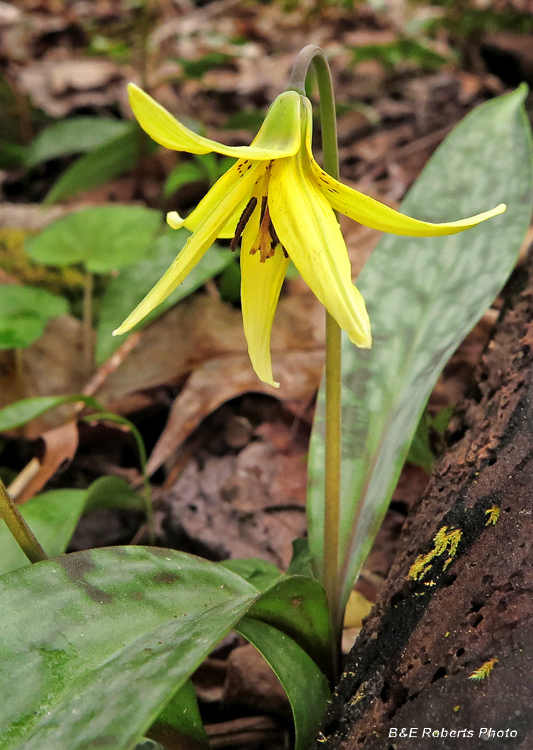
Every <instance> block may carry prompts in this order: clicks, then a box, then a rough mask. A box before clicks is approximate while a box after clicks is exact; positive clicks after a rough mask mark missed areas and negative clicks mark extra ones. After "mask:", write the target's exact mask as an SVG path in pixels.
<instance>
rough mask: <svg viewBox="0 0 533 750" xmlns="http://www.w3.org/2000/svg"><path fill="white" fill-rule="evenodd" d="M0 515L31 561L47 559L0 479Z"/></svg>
mask: <svg viewBox="0 0 533 750" xmlns="http://www.w3.org/2000/svg"><path fill="white" fill-rule="evenodd" d="M0 516H1V517H2V518H3V519H4V521H5V523H6V526H7V528H8V529H9V530H10V532H11V533H12V534H13V536H14V537H15V540H16V541H17V543H18V545H19V547H20V548H21V550H22V551H23V552H24V554H25V555H26V557H27V558H28V560H29V561H30V562H31V563H36V562H41V561H42V560H48V555H47V554H46V552H45V551H44V549H43V548H42V547H41V545H40V544H39V542H38V541H37V538H36V537H35V535H34V533H33V532H32V530H31V529H30V527H29V526H28V524H27V523H26V521H25V520H24V518H23V517H22V514H21V512H20V510H19V509H18V508H17V506H16V505H15V503H14V502H13V500H12V499H11V498H10V497H9V494H8V492H7V490H6V488H5V486H4V483H3V482H2V480H1V479H0Z"/></svg>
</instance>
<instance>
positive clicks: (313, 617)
mask: <svg viewBox="0 0 533 750" xmlns="http://www.w3.org/2000/svg"><path fill="white" fill-rule="evenodd" d="M248 614H249V616H250V617H253V618H255V619H258V620H261V621H263V622H266V623H268V624H269V625H272V626H274V627H276V628H277V629H278V630H280V631H281V632H283V633H285V634H286V635H288V636H289V637H290V638H292V639H293V640H294V641H296V643H297V644H298V645H299V646H300V647H301V648H303V650H304V651H305V652H306V653H307V654H309V656H310V657H311V658H312V659H313V661H314V662H316V663H317V664H318V665H319V666H320V667H321V669H322V670H323V671H324V672H325V673H328V672H329V670H330V668H331V641H330V621H329V614H328V606H327V601H326V594H325V592H324V589H323V588H322V584H320V583H319V582H318V581H317V580H316V578H307V577H305V576H289V577H285V578H283V579H282V580H280V581H277V582H276V583H274V584H273V585H272V586H271V587H270V588H269V589H268V590H267V591H264V592H263V594H262V595H261V597H260V598H259V599H258V600H257V602H256V603H255V604H254V605H253V606H252V608H251V609H250V611H249V613H248Z"/></svg>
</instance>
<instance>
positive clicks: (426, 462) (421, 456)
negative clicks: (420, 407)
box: [405, 411, 435, 474]
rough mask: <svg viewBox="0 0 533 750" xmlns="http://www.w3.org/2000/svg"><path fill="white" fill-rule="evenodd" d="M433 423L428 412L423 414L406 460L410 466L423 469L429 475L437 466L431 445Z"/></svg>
mask: <svg viewBox="0 0 533 750" xmlns="http://www.w3.org/2000/svg"><path fill="white" fill-rule="evenodd" d="M431 422H432V420H431V415H430V414H428V413H427V411H424V412H422V416H421V417H420V420H419V422H418V426H417V428H416V432H415V435H414V437H413V440H412V442H411V445H410V446H409V453H408V454H407V458H406V459H405V460H406V462H407V463H409V464H414V465H415V466H420V467H422V469H425V471H427V473H428V474H431V472H432V471H433V466H434V464H435V454H434V453H433V451H432V450H431V444H430V438H431V426H432V424H431Z"/></svg>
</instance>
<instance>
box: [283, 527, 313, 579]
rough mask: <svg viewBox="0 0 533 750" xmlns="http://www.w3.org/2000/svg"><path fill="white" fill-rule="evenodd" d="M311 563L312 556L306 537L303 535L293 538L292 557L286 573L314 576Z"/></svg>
mask: <svg viewBox="0 0 533 750" xmlns="http://www.w3.org/2000/svg"><path fill="white" fill-rule="evenodd" d="M311 563H312V556H311V550H310V549H309V542H308V541H307V539H304V538H303V537H298V538H297V539H294V540H293V542H292V558H291V561H290V563H289V567H288V568H287V573H288V575H291V576H307V577H308V578H315V574H314V571H313V568H312V565H311Z"/></svg>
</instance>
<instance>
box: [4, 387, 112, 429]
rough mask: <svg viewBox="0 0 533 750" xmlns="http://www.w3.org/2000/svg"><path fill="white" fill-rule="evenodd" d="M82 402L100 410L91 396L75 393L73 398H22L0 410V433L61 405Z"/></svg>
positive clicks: (99, 406) (100, 406) (98, 404)
mask: <svg viewBox="0 0 533 750" xmlns="http://www.w3.org/2000/svg"><path fill="white" fill-rule="evenodd" d="M78 401H83V403H84V404H85V405H86V406H90V407H91V408H93V409H98V410H100V409H101V408H102V405H101V404H100V403H99V402H98V401H97V400H96V399H94V398H92V397H91V396H83V395H82V394H80V393H77V394H76V395H73V396H35V397H34V398H23V399H21V400H20V401H15V403H14V404H9V406H5V407H4V408H3V409H0V432H7V430H14V429H15V428H16V427H20V426H21V425H23V424H26V423H27V422H30V421H31V420H32V419H36V418H37V417H40V416H42V415H43V414H45V412H47V411H50V409H55V408H56V407H57V406H62V405H63V404H71V403H76V402H78Z"/></svg>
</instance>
